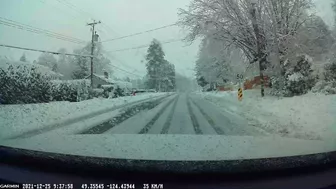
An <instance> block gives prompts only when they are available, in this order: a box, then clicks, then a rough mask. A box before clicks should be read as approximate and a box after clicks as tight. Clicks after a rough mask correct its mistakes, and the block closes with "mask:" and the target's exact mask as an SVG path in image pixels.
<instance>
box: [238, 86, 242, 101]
mask: <svg viewBox="0 0 336 189" xmlns="http://www.w3.org/2000/svg"><path fill="white" fill-rule="evenodd" d="M238 100H239V101H242V100H243V89H242V88H241V87H240V88H239V89H238Z"/></svg>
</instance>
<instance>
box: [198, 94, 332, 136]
mask: <svg viewBox="0 0 336 189" xmlns="http://www.w3.org/2000/svg"><path fill="white" fill-rule="evenodd" d="M198 94H199V95H201V96H203V98H205V99H207V100H209V101H211V102H213V103H214V104H216V105H217V106H220V107H221V108H222V110H223V111H229V112H233V113H236V114H240V115H242V116H244V117H246V118H247V119H248V120H249V124H251V125H253V126H256V127H261V128H263V129H265V130H266V131H268V132H270V133H275V134H280V135H281V136H287V137H296V138H304V139H325V138H329V137H335V136H336V116H335V115H336V95H330V96H326V95H323V94H314V93H308V94H306V95H303V96H295V97H291V98H277V97H274V96H266V97H264V98H261V96H260V90H248V91H244V99H243V101H242V102H239V101H238V100H237V92H236V91H232V92H218V93H198Z"/></svg>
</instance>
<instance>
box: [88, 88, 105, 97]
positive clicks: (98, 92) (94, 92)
mask: <svg viewBox="0 0 336 189" xmlns="http://www.w3.org/2000/svg"><path fill="white" fill-rule="evenodd" d="M89 96H90V99H91V98H105V94H104V89H90V90H89Z"/></svg>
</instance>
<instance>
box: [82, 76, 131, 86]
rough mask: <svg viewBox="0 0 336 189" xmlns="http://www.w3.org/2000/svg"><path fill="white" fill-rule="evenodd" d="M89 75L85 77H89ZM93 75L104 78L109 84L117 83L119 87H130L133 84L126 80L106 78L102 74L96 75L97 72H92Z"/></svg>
mask: <svg viewBox="0 0 336 189" xmlns="http://www.w3.org/2000/svg"><path fill="white" fill-rule="evenodd" d="M90 76H91V75H89V76H87V77H85V79H90ZM93 76H95V77H97V78H99V79H101V80H104V81H105V82H107V83H109V84H115V85H118V86H119V87H120V88H132V87H133V84H132V83H130V82H126V81H118V80H113V79H106V78H105V77H104V76H102V75H98V74H93Z"/></svg>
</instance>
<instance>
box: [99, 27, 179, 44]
mask: <svg viewBox="0 0 336 189" xmlns="http://www.w3.org/2000/svg"><path fill="white" fill-rule="evenodd" d="M175 25H177V23H174V24H169V25H166V26H162V27H159V28H154V29H150V30H146V31H143V32H138V33H134V34H130V35H126V36H122V37H117V38H114V39H107V40H104V41H102V42H101V43H105V42H109V41H115V40H119V39H125V38H128V37H133V36H137V35H141V34H145V33H149V32H153V31H157V30H161V29H164V28H168V27H172V26H175Z"/></svg>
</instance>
